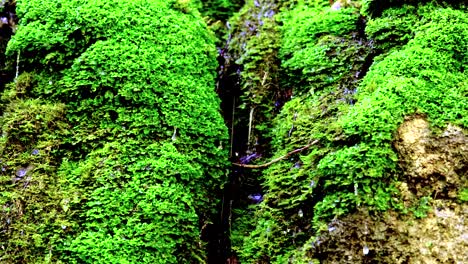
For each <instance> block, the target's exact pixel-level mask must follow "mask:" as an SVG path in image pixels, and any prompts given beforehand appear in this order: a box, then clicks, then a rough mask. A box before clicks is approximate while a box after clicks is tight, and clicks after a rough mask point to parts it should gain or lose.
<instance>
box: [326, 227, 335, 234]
mask: <svg viewBox="0 0 468 264" xmlns="http://www.w3.org/2000/svg"><path fill="white" fill-rule="evenodd" d="M335 230H336V227H334V226H330V227H329V228H328V232H330V233H331V232H333V231H335Z"/></svg>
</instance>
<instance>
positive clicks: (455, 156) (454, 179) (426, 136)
mask: <svg viewBox="0 0 468 264" xmlns="http://www.w3.org/2000/svg"><path fill="white" fill-rule="evenodd" d="M394 146H395V148H396V149H397V151H398V153H399V155H400V166H401V168H402V169H403V171H404V174H405V177H406V181H407V182H408V184H409V185H410V188H411V187H412V191H413V192H415V194H416V195H417V196H418V197H420V196H427V195H430V196H432V197H433V198H438V197H442V198H443V197H450V198H455V197H456V196H457V190H458V188H459V187H460V186H464V185H466V179H467V176H468V137H467V136H466V135H465V134H464V133H463V131H462V129H461V128H459V127H456V126H453V125H449V126H448V127H447V128H446V129H445V130H444V131H443V132H442V133H441V134H440V135H435V134H434V133H432V132H431V130H430V125H429V122H428V121H426V120H425V119H424V118H423V117H421V116H415V117H411V118H407V119H406V121H405V122H404V123H403V124H402V125H401V126H400V128H399V129H398V135H397V140H396V141H395V144H394Z"/></svg>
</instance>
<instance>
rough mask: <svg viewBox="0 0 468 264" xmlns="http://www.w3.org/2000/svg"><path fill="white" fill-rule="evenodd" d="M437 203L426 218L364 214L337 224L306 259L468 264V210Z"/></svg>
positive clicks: (395, 214) (335, 222)
mask: <svg viewBox="0 0 468 264" xmlns="http://www.w3.org/2000/svg"><path fill="white" fill-rule="evenodd" d="M436 203H437V204H438V205H439V206H438V207H437V208H435V209H434V213H432V214H430V215H428V216H427V217H426V218H424V219H417V220H415V219H412V218H411V217H408V216H404V217H402V216H401V215H399V214H398V213H397V212H390V213H386V214H385V215H383V216H380V217H376V216H370V215H369V213H368V212H367V211H360V212H358V213H356V214H353V215H350V216H348V217H346V218H344V219H342V220H335V221H333V222H331V223H330V225H329V228H328V231H326V232H325V234H323V235H322V236H320V237H319V238H317V239H316V240H314V241H312V242H311V245H312V249H311V250H310V251H309V253H308V255H309V257H310V258H319V259H321V260H322V262H321V263H412V264H422V263H434V264H435V263H467V261H468V256H467V255H466V251H467V249H468V228H467V224H468V222H467V218H466V217H467V215H468V206H467V205H466V204H463V205H460V204H456V203H452V202H450V201H447V200H437V201H436ZM306 252H307V250H306ZM306 255H307V253H306Z"/></svg>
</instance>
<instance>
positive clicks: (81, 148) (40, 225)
mask: <svg viewBox="0 0 468 264" xmlns="http://www.w3.org/2000/svg"><path fill="white" fill-rule="evenodd" d="M17 9H18V16H19V17H20V26H19V28H18V31H17V32H16V34H15V35H14V36H13V38H12V40H11V41H10V42H9V45H8V49H7V55H10V56H11V57H16V56H15V55H16V54H17V52H21V61H20V63H21V65H20V66H21V69H22V71H24V73H23V74H22V75H21V77H20V78H18V80H17V81H16V83H15V84H12V85H10V86H9V91H10V90H13V91H10V92H8V91H5V92H4V96H3V98H2V99H3V100H4V101H3V102H4V104H5V105H6V107H5V111H4V113H3V116H2V119H1V125H2V130H3V134H4V136H3V137H2V148H1V153H2V167H3V168H4V170H3V171H2V177H1V178H2V185H1V188H2V189H1V193H2V201H1V204H2V210H3V211H2V222H1V228H2V230H4V231H5V232H2V240H1V241H2V242H1V245H0V246H1V247H2V248H3V252H4V253H5V254H3V257H2V261H3V262H8V263H19V262H34V263H38V262H63V263H96V262H99V263H194V262H204V261H205V260H206V252H205V245H204V243H203V241H201V240H200V228H201V227H202V226H203V225H205V224H207V223H209V222H210V221H211V220H210V219H211V218H212V217H213V215H214V213H215V208H216V204H217V202H218V201H219V194H220V189H221V186H222V184H223V182H224V181H225V175H226V170H225V166H226V164H227V152H226V150H225V149H224V147H225V146H226V145H227V144H226V139H227V133H226V128H225V126H224V122H223V120H222V117H221V114H220V112H219V99H218V98H217V97H216V94H215V93H214V89H215V87H214V84H215V69H216V51H215V46H214V38H213V36H212V34H211V33H210V32H209V31H208V29H207V27H206V25H205V23H204V22H203V20H202V18H201V17H200V15H199V13H198V11H197V8H196V7H195V6H194V5H193V4H192V3H190V2H189V1H146V0H141V1H97V2H89V3H83V2H82V1H54V2H47V3H44V2H43V1H17ZM26 81H28V82H26ZM34 153H35V154H34ZM15 175H16V176H15Z"/></svg>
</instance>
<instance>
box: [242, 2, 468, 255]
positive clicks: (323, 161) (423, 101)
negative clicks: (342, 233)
mask: <svg viewBox="0 0 468 264" xmlns="http://www.w3.org/2000/svg"><path fill="white" fill-rule="evenodd" d="M404 8H408V7H404ZM424 10H430V11H428V12H427V13H424V12H423V13H424V14H423V15H422V16H424V17H427V18H429V17H430V18H431V19H430V20H429V19H427V20H424V19H423V22H424V23H422V24H420V25H418V27H417V28H416V30H415V31H414V32H415V33H414V37H411V36H410V35H408V38H411V40H409V41H408V44H407V45H405V46H403V47H402V48H401V49H395V50H394V51H393V52H391V53H390V54H389V55H384V56H382V57H381V58H380V59H379V61H377V62H376V63H375V64H373V65H372V67H371V68H370V70H369V72H368V73H367V74H366V72H365V71H363V74H362V75H364V74H365V77H364V79H363V80H362V82H360V83H359V84H358V83H357V82H352V80H353V79H352V78H351V76H355V74H356V69H359V67H361V69H364V70H365V64H366V63H367V62H365V60H361V61H359V59H358V60H353V59H352V58H353V57H352V55H349V57H348V60H349V61H353V62H354V61H355V62H356V65H353V66H356V68H355V69H353V67H349V68H346V67H342V66H341V65H346V63H343V64H341V61H340V58H343V60H347V56H339V57H337V58H334V57H333V56H334V53H333V52H331V53H327V52H326V49H321V47H320V45H323V43H324V42H323V41H324V40H327V39H328V40H333V39H337V38H340V37H341V38H343V34H346V33H349V35H348V37H347V38H344V39H345V41H353V38H352V29H348V30H345V31H342V32H337V33H335V32H333V31H331V32H330V35H334V34H339V36H333V37H331V36H328V37H325V36H323V35H325V34H326V33H322V32H321V30H320V28H319V27H315V29H316V30H317V32H318V34H315V32H314V31H306V30H304V32H306V33H307V34H308V35H307V36H309V38H310V39H312V40H313V42H311V43H308V42H307V39H306V38H305V37H304V38H302V37H301V38H299V40H298V41H299V42H298V43H302V45H299V44H298V46H299V47H306V49H303V50H302V51H299V52H294V51H293V49H292V47H294V41H295V36H300V34H295V35H293V34H291V37H290V39H289V40H288V41H289V42H290V44H289V47H290V50H291V51H290V54H291V55H289V56H286V55H285V56H284V57H283V62H284V61H286V62H285V64H284V65H285V66H286V67H289V69H291V68H292V67H293V66H294V67H296V69H295V71H296V73H293V74H290V75H289V76H290V78H291V79H292V78H293V77H294V76H298V73H299V72H302V73H303V75H301V76H304V79H303V80H301V81H302V82H299V81H295V80H292V81H291V83H293V84H295V85H297V86H296V87H295V89H297V90H298V91H299V92H298V95H299V96H298V97H297V98H295V99H293V100H292V101H290V102H288V103H287V104H286V105H285V107H284V108H283V110H282V112H281V113H280V114H279V115H278V118H277V121H276V126H275V128H274V130H273V133H275V135H276V136H275V137H274V138H275V140H274V141H273V142H274V144H275V146H274V149H275V150H276V151H277V152H276V153H275V156H281V155H282V154H285V153H287V152H288V151H290V150H292V149H295V148H299V147H301V146H304V145H306V144H307V143H309V142H310V141H311V140H313V139H320V142H321V144H320V145H319V146H318V147H317V148H315V149H311V150H309V152H308V153H303V154H304V155H303V156H300V157H293V158H292V159H290V160H289V161H282V162H278V163H277V164H275V165H273V166H271V167H270V168H269V169H268V170H267V171H265V172H264V174H263V175H264V185H263V186H264V190H265V191H266V194H265V196H264V202H263V203H262V204H260V205H259V206H258V207H257V210H256V213H255V217H256V219H257V222H259V223H261V224H258V225H256V227H255V229H253V231H251V232H250V236H249V237H248V238H246V239H245V240H244V245H243V248H242V250H241V255H242V254H243V255H242V257H243V258H244V260H245V261H246V262H248V263H249V262H260V263H262V261H263V262H273V263H284V262H286V261H291V262H294V263H296V262H298V263H300V262H301V261H305V260H306V259H307V260H308V261H312V259H313V258H315V257H317V256H314V255H307V256H304V255H303V256H302V257H298V255H295V254H293V253H292V252H296V253H297V252H300V251H301V250H302V249H303V248H307V247H308V243H310V241H309V242H306V241H307V239H308V238H310V237H314V236H316V235H317V234H318V232H320V230H328V228H329V225H328V223H329V221H330V220H331V219H333V218H337V217H339V216H343V215H345V214H348V213H351V212H353V211H355V210H356V208H362V207H365V208H369V209H370V210H371V211H373V212H375V211H382V210H388V209H391V208H393V209H396V210H400V209H401V210H402V211H403V212H404V211H405V209H404V206H403V202H402V200H401V199H400V195H399V191H398V189H397V187H396V186H397V182H398V179H400V180H401V178H399V176H401V175H402V174H401V171H400V168H399V167H398V160H399V157H398V155H397V153H396V152H395V151H394V148H393V145H392V143H393V140H394V139H395V134H396V131H397V129H398V127H399V126H400V125H401V124H402V122H403V120H404V117H405V116H408V115H414V114H419V115H423V116H426V117H427V119H428V120H429V121H430V123H431V126H432V127H433V128H436V129H437V128H444V127H446V126H447V124H448V123H451V124H456V125H458V126H460V127H464V128H466V127H467V125H468V122H467V120H466V116H468V108H467V107H466V104H465V103H464V101H466V100H465V99H464V94H465V93H466V89H467V87H468V86H467V83H466V79H467V75H466V71H464V68H463V67H464V66H463V65H466V59H467V53H466V50H461V49H460V47H466V46H467V44H466V41H465V39H466V38H463V37H461V36H465V35H466V34H467V26H466V25H467V22H468V21H467V20H466V19H467V17H466V15H465V14H464V12H463V11H461V10H455V9H451V8H439V9H437V8H434V7H433V6H427V7H425V9H424ZM315 12H316V13H315V14H319V15H325V14H326V13H325V12H324V13H317V11H315ZM343 12H344V11H343ZM349 14H350V15H352V14H353V13H352V12H350V13H349ZM335 16H338V15H336V14H333V17H335ZM311 17H312V16H311ZM316 20H317V21H327V20H326V19H319V18H315V19H311V20H309V24H306V23H304V24H305V26H304V27H305V28H307V27H312V28H314V21H316ZM341 21H346V20H344V19H342V20H341ZM298 23H299V22H298ZM285 25H288V24H287V22H285ZM290 25H291V24H290ZM324 28H327V27H324ZM343 28H344V29H346V28H347V27H343ZM330 29H333V27H330ZM285 30H288V28H285ZM295 30H296V31H297V32H301V30H302V29H301V28H300V26H298V27H296V28H295ZM350 32H351V33H350ZM368 32H369V31H368ZM376 35H378V34H377V33H376ZM314 36H317V37H314ZM345 36H346V35H345ZM300 41H302V42H300ZM399 41H401V39H400V40H398V41H397V42H399ZM328 43H331V44H334V45H337V46H338V48H337V49H336V50H340V49H339V47H340V45H339V42H333V41H329V42H328ZM328 43H327V45H330V44H328ZM351 43H352V42H351ZM362 44H363V46H364V47H363V46H360V45H356V46H355V47H358V48H359V50H362V51H363V54H366V53H365V52H366V48H372V45H368V46H367V47H366V45H367V44H371V43H366V42H365V41H363V42H362ZM401 44H403V42H401ZM401 44H391V46H394V45H401ZM348 46H349V47H350V48H349V49H350V50H352V49H353V46H352V45H348ZM346 51H347V49H341V52H343V53H344V54H346ZM306 52H307V53H306ZM367 52H369V51H368V50H367ZM301 53H304V54H307V55H309V54H311V55H309V56H307V55H304V54H301ZM353 53H354V54H355V52H353ZM353 53H351V54H353ZM284 54H287V53H284ZM317 54H318V55H317ZM367 54H369V53H367ZM294 56H298V57H297V59H294ZM309 58H310V60H308V59H309ZM315 58H319V59H315ZM327 59H329V62H327ZM334 65H336V66H335V67H333V66H334ZM308 67H310V68H308ZM309 69H313V70H312V71H310V75H308V73H309V72H308V70H309ZM320 70H323V72H325V73H326V72H327V71H330V76H332V77H335V76H337V75H338V73H342V75H341V76H342V77H341V78H337V79H331V81H330V83H326V82H324V80H323V78H318V79H314V78H315V75H314V73H319V74H320V73H321V72H320ZM362 75H361V76H362ZM322 76H323V75H322ZM358 76H359V75H358ZM314 85H316V86H314ZM316 87H320V88H316ZM356 88H357V96H353V92H351V93H350V92H346V91H347V90H348V91H349V90H351V91H353V90H354V89H356ZM300 89H303V90H300ZM310 91H313V93H312V92H310ZM344 95H348V99H344V100H343V98H346V97H344ZM325 98H329V100H327V99H325ZM355 100H356V101H357V102H356V101H355ZM330 102H332V103H331V104H330ZM354 103H355V104H354ZM419 201H420V203H419V204H418V205H415V204H413V205H412V206H415V207H414V208H413V209H414V210H413V211H414V214H418V213H420V215H421V216H422V214H425V213H427V210H426V209H427V208H428V203H427V202H428V201H429V200H427V199H426V200H424V199H420V200H419ZM410 210H412V209H411V208H410ZM311 220H312V221H311ZM311 241H312V240H311ZM298 245H304V247H301V248H299V249H297V248H298ZM293 249H297V251H295V250H293ZM361 249H362V248H361ZM299 255H300V254H299Z"/></svg>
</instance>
